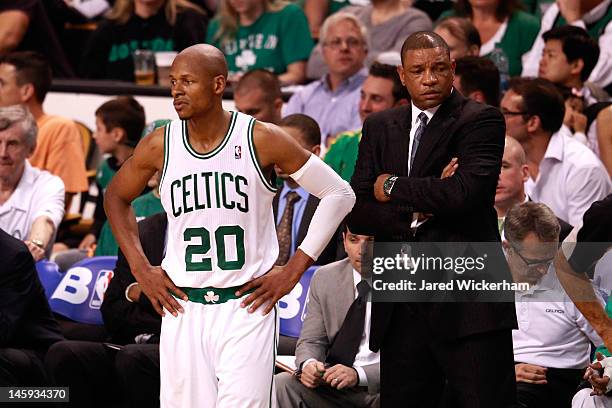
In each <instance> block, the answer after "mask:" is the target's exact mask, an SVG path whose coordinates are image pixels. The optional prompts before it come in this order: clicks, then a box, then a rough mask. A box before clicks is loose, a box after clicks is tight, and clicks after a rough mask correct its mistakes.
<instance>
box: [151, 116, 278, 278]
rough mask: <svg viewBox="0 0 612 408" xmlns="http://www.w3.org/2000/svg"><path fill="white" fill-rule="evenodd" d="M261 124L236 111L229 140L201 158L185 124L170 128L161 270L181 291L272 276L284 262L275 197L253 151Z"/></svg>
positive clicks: (162, 183) (163, 187)
mask: <svg viewBox="0 0 612 408" xmlns="http://www.w3.org/2000/svg"><path fill="white" fill-rule="evenodd" d="M254 125H255V119H253V118H252V117H251V116H248V115H244V114H242V113H239V112H232V117H231V121H230V126H229V129H228V131H227V134H226V135H225V137H224V139H223V141H222V142H221V143H220V144H219V146H218V147H217V148H215V149H214V150H213V151H211V152H209V153H206V154H202V153H198V152H196V151H195V150H194V149H193V147H191V145H190V143H189V136H188V130H187V122H186V121H181V120H174V121H172V122H171V123H169V124H168V125H167V126H166V128H165V134H164V166H163V170H162V176H161V181H160V186H159V191H160V195H161V202H162V205H163V207H164V209H165V210H166V214H167V215H168V235H167V236H168V239H167V245H166V254H165V256H164V260H163V261H162V267H163V269H164V270H165V271H166V273H168V275H169V276H170V278H171V279H172V281H173V282H174V284H175V285H177V286H183V287H195V288H201V287H207V286H213V287H217V288H226V287H231V286H237V285H242V284H244V283H246V282H248V281H250V280H252V279H254V278H256V277H258V276H261V275H263V274H264V273H266V272H267V271H268V270H269V269H270V268H271V267H272V266H273V265H274V262H275V261H276V259H277V257H278V242H277V239H276V227H275V222H274V216H273V213H272V198H273V197H274V194H275V192H276V188H275V187H274V186H272V185H271V184H270V182H269V180H266V178H265V176H264V174H263V172H262V170H261V167H260V166H259V162H258V159H257V154H256V152H255V149H254V145H253V127H254Z"/></svg>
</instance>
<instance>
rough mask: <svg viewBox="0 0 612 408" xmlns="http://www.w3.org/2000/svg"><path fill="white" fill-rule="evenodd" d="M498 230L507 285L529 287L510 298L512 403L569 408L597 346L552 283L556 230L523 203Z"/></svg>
mask: <svg viewBox="0 0 612 408" xmlns="http://www.w3.org/2000/svg"><path fill="white" fill-rule="evenodd" d="M504 224H505V226H504V232H505V240H504V241H503V247H504V249H505V251H506V257H507V259H508V265H509V266H510V271H511V273H512V277H513V280H514V281H515V282H524V283H529V285H530V288H529V290H519V291H517V292H516V310H517V317H518V319H517V320H518V323H519V328H518V330H514V331H513V333H512V340H513V344H514V359H515V372H516V381H517V391H518V400H519V402H521V403H522V404H523V406H525V407H527V408H532V407H534V408H535V407H537V408H548V407H550V408H558V407H564V406H569V404H570V401H571V399H572V396H573V395H574V393H575V390H576V387H577V386H578V384H579V383H580V379H581V376H582V370H583V368H584V367H586V366H587V365H588V363H589V353H590V348H591V341H592V342H593V343H594V344H595V345H597V346H598V345H601V344H602V340H601V338H600V337H599V336H598V335H597V333H596V332H595V330H594V329H593V328H592V327H591V326H590V325H589V323H588V321H587V320H586V318H585V317H584V316H583V315H582V314H581V313H580V311H579V310H578V309H577V308H576V306H575V305H574V303H572V302H571V300H570V298H569V297H568V295H567V294H566V293H565V291H564V290H563V287H562V286H561V284H560V283H559V281H558V280H557V278H556V274H555V269H554V266H553V260H554V258H555V254H556V252H557V248H558V244H559V230H560V226H559V223H558V222H557V219H556V217H555V215H554V214H553V212H552V211H551V210H550V209H549V208H548V207H547V206H546V205H544V204H541V203H532V202H527V203H523V204H519V205H517V206H515V207H513V208H512V209H511V210H510V211H509V212H508V214H507V215H506V220H505V221H504ZM599 301H600V302H601V304H602V305H603V300H602V299H601V298H600V299H599Z"/></svg>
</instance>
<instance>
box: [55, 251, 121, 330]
mask: <svg viewBox="0 0 612 408" xmlns="http://www.w3.org/2000/svg"><path fill="white" fill-rule="evenodd" d="M116 263H117V257H116V256H98V257H94V258H87V259H84V260H82V261H80V262H77V263H76V264H74V265H73V266H72V267H71V268H70V269H68V271H66V273H65V274H64V277H63V278H62V280H61V281H60V282H59V283H58V285H57V287H56V288H55V290H54V291H53V294H52V295H51V297H50V298H49V306H51V310H53V311H54V312H55V313H59V314H61V315H62V316H65V317H67V318H69V319H72V320H74V321H76V322H79V323H89V324H103V323H104V322H103V321H102V314H101V313H100V306H101V305H102V299H103V298H104V292H105V291H106V288H107V287H108V283H109V282H110V280H111V279H112V277H113V269H114V268H115V264H116Z"/></svg>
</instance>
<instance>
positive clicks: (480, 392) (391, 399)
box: [349, 31, 516, 408]
mask: <svg viewBox="0 0 612 408" xmlns="http://www.w3.org/2000/svg"><path fill="white" fill-rule="evenodd" d="M401 56H402V66H401V67H398V72H399V74H400V77H401V79H402V83H403V84H404V85H405V86H406V88H407V90H408V92H409V94H410V97H411V99H412V103H411V104H410V105H405V106H401V107H397V108H394V109H390V110H387V111H384V112H380V113H376V114H372V115H370V116H369V117H368V119H367V120H366V121H365V123H364V125H363V137H362V139H361V143H360V146H359V156H358V159H357V164H356V168H355V173H354V175H353V178H352V181H351V185H352V187H353V189H354V191H355V194H356V195H357V203H356V205H355V207H354V208H353V212H352V214H351V218H350V220H349V226H350V228H351V230H352V231H354V232H355V233H357V234H365V235H374V236H375V238H376V240H377V241H420V242H442V241H451V242H482V241H499V239H500V238H499V232H498V229H497V221H496V213H495V209H494V207H493V204H494V197H495V188H496V185H497V178H498V175H499V172H500V167H501V159H502V155H503V150H504V132H505V125H504V118H503V117H502V115H501V113H500V112H499V111H498V110H497V109H494V108H492V107H489V106H487V105H482V104H479V103H476V102H473V101H471V100H469V99H466V98H464V97H463V96H462V95H461V94H460V93H459V92H457V91H456V90H453V88H452V84H453V78H454V70H455V63H454V61H451V59H450V52H449V48H448V45H447V44H446V43H445V42H444V40H443V39H442V38H441V37H439V36H438V35H437V34H435V33H432V32H423V31H422V32H417V33H414V34H412V35H411V36H410V37H408V38H407V39H406V41H405V42H404V45H403V46H402V51H401ZM454 157H456V158H458V163H459V167H458V169H457V171H456V172H455V174H454V176H452V177H448V178H445V179H440V175H441V173H442V170H443V168H444V167H445V166H446V165H447V164H448V163H449V162H450V161H451V159H452V158H454ZM417 212H418V213H424V214H431V216H430V217H429V218H428V219H426V220H425V221H423V220H422V219H421V218H419V217H417V216H416V213H417ZM510 279H511V278H510V275H509V274H508V280H510ZM514 328H516V315H515V311H514V304H512V303H496V304H490V303H427V304H425V303H374V304H373V305H372V328H371V340H370V348H371V349H372V350H373V351H377V350H379V349H380V351H381V405H382V406H383V407H396V406H405V405H406V404H410V406H412V407H437V406H438V403H439V399H440V398H441V396H442V395H443V394H444V395H446V398H447V399H448V401H447V403H448V406H450V407H474V408H476V407H496V408H503V407H510V406H514V404H515V400H516V384H515V380H514V362H513V354H512V336H511V330H512V329H514Z"/></svg>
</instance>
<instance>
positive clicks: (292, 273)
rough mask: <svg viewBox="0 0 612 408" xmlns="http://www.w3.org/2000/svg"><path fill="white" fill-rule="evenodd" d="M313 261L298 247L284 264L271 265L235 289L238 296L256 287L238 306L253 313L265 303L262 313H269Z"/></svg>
mask: <svg viewBox="0 0 612 408" xmlns="http://www.w3.org/2000/svg"><path fill="white" fill-rule="evenodd" d="M313 263H314V259H312V258H311V257H309V256H308V255H306V254H305V253H304V252H303V251H302V250H301V249H300V248H298V249H297V250H296V251H295V254H293V256H292V257H291V258H290V259H289V262H287V264H286V265H284V266H274V267H272V269H270V270H269V271H268V272H267V273H266V274H265V275H263V276H260V277H259V278H255V279H253V280H252V281H250V282H247V283H246V284H244V285H242V286H241V287H240V289H238V290H237V291H236V296H238V297H240V296H242V295H244V293H245V292H247V291H248V290H250V289H253V288H256V289H255V291H254V292H253V293H251V294H250V295H249V296H247V297H246V298H245V299H243V300H242V302H241V303H240V307H248V308H249V313H253V312H255V311H256V310H257V309H259V307H260V306H262V305H264V304H265V308H264V311H263V314H264V315H266V314H268V313H270V312H271V311H272V309H273V308H274V305H276V302H278V301H279V300H280V299H281V298H282V297H283V296H285V295H286V294H287V293H289V292H291V290H292V289H293V287H294V286H295V285H296V284H297V283H298V282H299V280H300V278H301V277H302V274H303V273H304V271H305V270H306V269H308V267H309V266H311V265H312V264H313Z"/></svg>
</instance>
